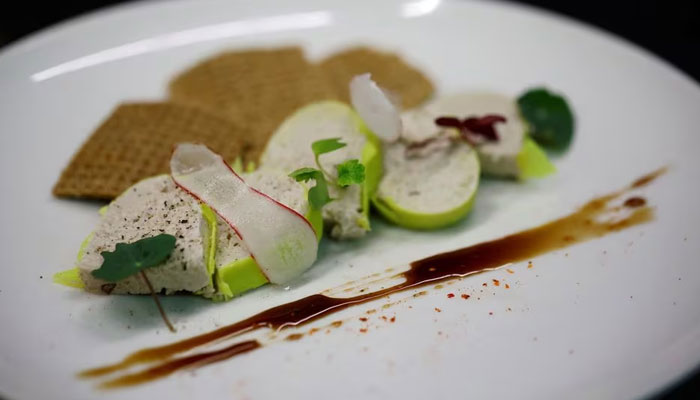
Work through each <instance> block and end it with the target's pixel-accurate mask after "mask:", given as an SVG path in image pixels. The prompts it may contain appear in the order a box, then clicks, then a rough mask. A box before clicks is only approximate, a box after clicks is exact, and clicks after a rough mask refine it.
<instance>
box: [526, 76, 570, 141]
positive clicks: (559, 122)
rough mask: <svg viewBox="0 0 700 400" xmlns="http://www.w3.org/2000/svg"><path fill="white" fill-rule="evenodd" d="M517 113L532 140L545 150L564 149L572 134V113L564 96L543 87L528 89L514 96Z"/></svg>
mask: <svg viewBox="0 0 700 400" xmlns="http://www.w3.org/2000/svg"><path fill="white" fill-rule="evenodd" d="M518 107H519V108H520V114H521V115H522V116H523V118H524V119H525V121H527V123H528V125H529V133H530V136H531V137H532V139H533V140H534V141H535V142H537V143H538V144H539V145H540V146H542V147H544V148H545V149H548V150H553V151H564V150H566V149H567V148H568V147H569V145H570V144H571V139H572V138H573V135H574V115H573V113H572V111H571V108H569V105H568V103H567V102H566V99H565V98H564V97H562V96H560V95H558V94H555V93H552V92H549V91H548V90H547V89H545V88H535V89H531V90H528V91H527V92H525V93H524V94H523V95H521V96H520V97H519V98H518Z"/></svg>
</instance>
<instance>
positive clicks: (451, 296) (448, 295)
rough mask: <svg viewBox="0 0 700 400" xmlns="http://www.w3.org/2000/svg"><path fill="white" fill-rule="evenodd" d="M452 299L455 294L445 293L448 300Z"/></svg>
mask: <svg viewBox="0 0 700 400" xmlns="http://www.w3.org/2000/svg"><path fill="white" fill-rule="evenodd" d="M453 297H455V294H454V293H447V298H448V299H451V298H453Z"/></svg>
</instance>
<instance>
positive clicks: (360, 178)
mask: <svg viewBox="0 0 700 400" xmlns="http://www.w3.org/2000/svg"><path fill="white" fill-rule="evenodd" d="M335 168H336V169H337V170H338V185H339V186H340V187H346V186H350V185H352V184H353V183H357V184H360V183H362V182H364V180H365V166H364V165H362V164H361V163H360V162H359V161H358V160H347V161H345V162H344V163H341V164H338V165H336V166H335Z"/></svg>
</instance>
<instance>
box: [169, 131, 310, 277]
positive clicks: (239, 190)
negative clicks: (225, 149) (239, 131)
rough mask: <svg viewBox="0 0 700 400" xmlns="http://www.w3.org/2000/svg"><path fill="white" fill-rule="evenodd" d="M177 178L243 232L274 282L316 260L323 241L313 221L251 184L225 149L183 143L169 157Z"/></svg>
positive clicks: (244, 239)
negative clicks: (224, 155) (220, 152)
mask: <svg viewBox="0 0 700 400" xmlns="http://www.w3.org/2000/svg"><path fill="white" fill-rule="evenodd" d="M170 171H171V176H172V178H173V180H174V181H175V183H176V184H177V185H178V186H179V187H181V188H182V189H184V190H185V191H187V192H188V193H190V194H191V195H192V196H194V197H196V198H197V199H199V200H200V201H202V202H204V203H206V204H207V205H208V206H209V207H211V209H212V210H214V211H215V212H216V213H217V214H218V215H219V216H220V217H221V218H223V219H224V220H225V221H226V222H227V223H228V224H229V225H230V226H231V228H233V230H234V231H236V233H237V234H238V236H240V238H241V240H242V241H243V243H244V244H245V246H246V248H247V249H248V251H249V252H250V254H251V255H252V256H253V258H255V260H256V261H257V263H258V265H259V266H260V269H261V270H262V272H263V273H264V274H265V276H267V278H268V279H269V280H270V282H272V283H276V284H281V283H286V282H288V281H290V280H292V279H294V278H295V277H297V276H299V275H300V274H301V273H303V272H304V271H306V270H307V269H308V268H309V267H311V265H312V264H313V263H314V261H316V253H317V250H318V241H317V240H316V233H315V232H314V229H313V228H312V227H311V224H310V223H309V221H307V220H306V219H305V218H304V217H303V216H301V215H300V214H298V213H297V212H296V211H294V210H292V209H290V208H289V207H287V206H285V205H284V204H281V203H279V202H277V201H275V200H274V199H272V198H270V197H269V196H267V195H265V194H264V193H261V192H259V191H257V190H255V189H253V188H251V187H250V186H248V185H247V184H246V183H245V182H244V181H243V179H242V178H241V177H240V176H238V175H237V174H236V173H235V172H233V170H232V169H231V167H230V166H229V165H228V164H226V162H225V161H224V160H223V158H221V156H220V155H218V154H216V153H214V152H213V151H211V150H209V148H207V147H206V146H204V145H201V144H192V143H182V144H179V145H177V146H176V147H175V151H174V152H173V155H172V158H171V159H170Z"/></svg>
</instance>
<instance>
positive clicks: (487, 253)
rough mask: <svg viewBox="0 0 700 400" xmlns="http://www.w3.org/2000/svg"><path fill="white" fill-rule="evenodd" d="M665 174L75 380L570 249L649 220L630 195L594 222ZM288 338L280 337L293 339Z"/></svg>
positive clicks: (249, 347) (247, 345)
mask: <svg viewBox="0 0 700 400" xmlns="http://www.w3.org/2000/svg"><path fill="white" fill-rule="evenodd" d="M665 172H666V169H665V168H662V169H659V170H657V171H655V172H653V173H651V174H648V175H645V176H643V177H641V178H639V179H637V180H636V181H634V183H633V184H632V185H630V186H629V187H627V188H625V189H623V190H620V191H617V192H614V193H611V194H608V195H604V196H601V197H598V198H595V199H593V200H591V201H589V202H588V203H586V204H585V205H583V206H582V207H581V208H579V209H578V210H577V211H575V212H573V213H572V214H569V215H567V216H565V217H562V218H559V219H557V220H554V221H552V222H549V223H546V224H544V225H541V226H538V227H535V228H532V229H528V230H525V231H522V232H518V233H515V234H512V235H508V236H505V237H502V238H500V239H495V240H491V241H487V242H483V243H479V244H476V245H473V246H469V247H465V248H462V249H458V250H454V251H450V252H446V253H441V254H437V255H434V256H431V257H428V258H424V259H422V260H418V261H414V262H412V263H411V264H410V268H409V269H408V270H407V271H405V272H402V273H400V274H398V276H400V277H403V278H404V279H405V280H404V281H403V282H402V283H399V284H396V285H394V286H391V287H387V288H385V289H382V290H378V291H374V292H369V293H363V294H361V295H358V296H354V297H349V298H335V297H328V296H325V295H322V294H314V295H311V296H307V297H304V298H302V299H299V300H296V301H293V302H290V303H286V304H282V305H280V306H277V307H274V308H270V309H268V310H265V311H262V312H260V313H259V314H256V315H253V316H251V317H249V318H247V319H244V320H242V321H239V322H236V323H234V324H231V325H227V326H224V327H222V328H219V329H216V330H213V331H210V332H208V333H205V334H202V335H198V336H193V337H191V338H188V339H185V340H182V341H179V342H175V343H172V344H168V345H164V346H159V347H152V348H147V349H143V350H140V351H137V352H135V353H132V354H130V355H129V356H127V357H126V358H125V359H124V360H122V361H121V362H119V363H117V364H112V365H108V366H105V367H99V368H94V369H89V370H86V371H83V372H81V373H80V374H79V376H80V377H83V378H95V377H101V376H105V375H108V374H112V373H115V372H119V371H124V370H127V369H129V368H131V367H132V366H134V365H138V364H142V363H155V365H154V366H152V367H149V368H146V369H143V370H141V371H138V372H134V373H124V374H122V375H119V376H117V377H115V378H112V379H110V380H107V381H105V382H103V383H102V384H101V385H100V387H103V388H115V387H125V386H133V385H138V384H142V383H146V382H150V381H153V380H156V379H160V378H163V377H166V376H168V375H170V374H172V373H173V372H176V371H178V370H181V369H185V368H193V367H199V366H203V365H207V364H211V363H214V362H218V361H222V360H226V359H229V358H232V357H235V356H237V355H240V354H243V353H247V352H250V351H253V350H255V349H257V348H260V347H261V346H262V344H261V343H260V342H258V341H257V340H247V341H242V342H237V343H234V344H232V345H230V346H228V347H225V348H223V349H221V350H216V351H209V352H199V353H195V354H193V355H188V356H181V357H177V358H176V357H175V356H177V355H178V354H181V353H184V352H187V351H190V350H193V349H195V348H198V347H201V346H204V345H207V344H212V343H215V342H219V341H221V340H222V339H231V338H232V337H235V336H237V335H240V334H242V333H246V332H250V331H253V330H257V329H260V328H269V329H276V330H280V329H283V328H285V327H288V326H297V325H301V324H304V323H308V322H310V321H313V320H316V319H318V318H320V317H322V316H325V315H328V314H332V313H335V312H338V311H340V310H343V309H345V308H348V307H351V306H355V305H358V304H362V303H366V302H368V301H371V300H375V299H378V298H381V297H384V296H386V295H388V294H391V293H395V292H399V291H403V290H407V289H410V288H416V287H420V286H423V285H427V284H431V283H436V282H440V281H444V280H448V279H451V278H456V277H464V276H467V275H471V274H477V273H480V272H484V271H487V270H492V269H494V268H498V267H501V266H503V265H505V264H508V263H513V262H519V261H524V260H528V259H531V258H533V257H535V256H537V255H540V254H543V253H547V252H550V251H554V250H558V249H561V248H564V247H568V246H571V245H572V244H574V243H578V242H582V241H586V240H590V239H594V238H597V237H601V236H604V235H606V234H608V233H611V232H616V231H619V230H622V229H626V228H629V227H631V226H635V225H638V224H641V223H644V222H648V221H650V220H651V219H652V218H653V210H652V209H651V208H650V207H649V206H648V205H646V200H645V199H643V198H641V197H633V198H630V199H634V200H631V201H630V199H628V200H627V201H625V203H624V205H625V207H627V208H626V209H627V210H629V213H628V215H627V216H626V217H624V218H622V219H617V220H607V221H600V220H599V219H600V217H601V216H603V215H605V213H607V212H610V211H611V210H616V209H619V206H616V207H613V206H611V205H610V203H611V202H612V201H613V200H615V199H618V198H619V197H620V196H622V195H623V194H624V193H626V192H627V191H628V190H631V189H635V188H639V187H642V186H646V185H648V184H649V183H651V182H652V181H654V179H656V178H657V177H659V176H660V175H662V174H663V173H665ZM295 339H297V337H296V336H293V335H292V336H290V337H288V340H295Z"/></svg>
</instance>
